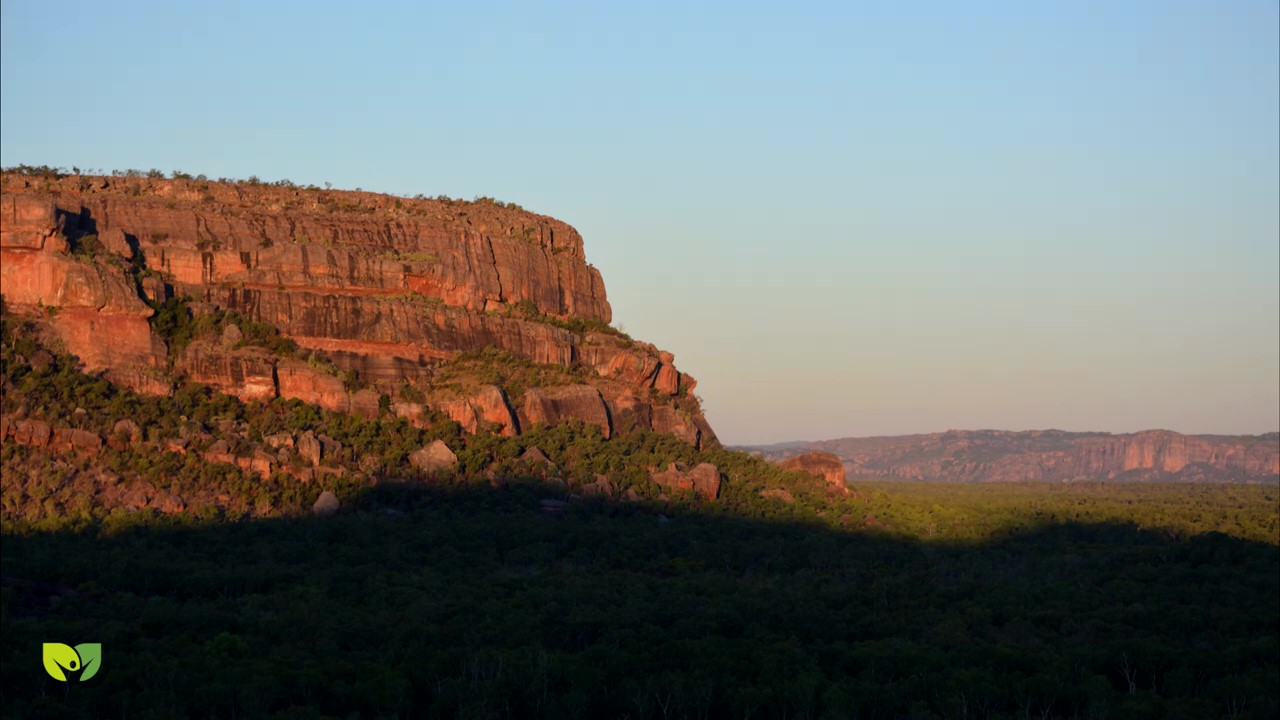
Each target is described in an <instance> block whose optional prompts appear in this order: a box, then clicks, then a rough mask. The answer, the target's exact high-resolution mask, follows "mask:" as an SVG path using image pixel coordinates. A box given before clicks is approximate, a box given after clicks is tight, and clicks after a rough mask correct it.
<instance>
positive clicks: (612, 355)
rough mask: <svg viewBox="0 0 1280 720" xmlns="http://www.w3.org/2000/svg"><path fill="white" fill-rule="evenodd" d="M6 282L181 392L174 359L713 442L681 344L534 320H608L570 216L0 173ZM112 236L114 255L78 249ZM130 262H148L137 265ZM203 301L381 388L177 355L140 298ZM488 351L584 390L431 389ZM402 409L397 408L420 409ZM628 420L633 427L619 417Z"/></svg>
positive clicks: (221, 378)
mask: <svg viewBox="0 0 1280 720" xmlns="http://www.w3.org/2000/svg"><path fill="white" fill-rule="evenodd" d="M0 199H2V200H3V204H2V205H0V220H2V221H3V222H2V223H0V253H3V256H2V257H0V260H3V275H2V276H0V280H3V293H4V296H5V299H6V302H8V303H9V304H10V305H11V306H13V307H14V308H15V309H16V310H18V311H20V312H27V313H31V314H33V315H38V314H40V313H41V312H45V311H44V310H43V308H54V309H55V312H54V313H52V314H50V315H49V317H48V318H47V321H48V323H49V325H50V326H51V327H52V328H53V329H54V330H55V331H56V333H57V334H58V336H59V337H60V338H61V339H62V341H63V343H64V344H65V345H66V347H67V349H68V350H69V351H70V352H72V353H73V354H75V355H77V356H79V357H80V359H81V362H82V363H83V364H84V365H85V367H86V368H88V369H99V368H107V369H108V370H109V371H110V373H111V376H112V377H113V378H117V379H119V380H120V381H122V382H126V383H127V384H129V385H130V386H132V387H134V388H135V389H137V390H139V391H144V392H156V393H163V392H167V391H168V389H169V388H170V387H171V383H170V382H168V381H166V379H165V378H164V377H157V373H156V372H152V371H153V370H155V369H157V368H165V367H166V366H169V365H171V366H172V369H173V370H175V371H177V372H180V373H183V374H186V375H188V376H189V377H191V378H192V379H194V380H196V381H198V382H202V383H206V384H209V385H211V386H213V387H215V388H218V389H220V390H223V391H225V392H228V393H231V394H234V395H237V396H239V397H241V398H242V399H245V400H249V401H251V400H257V399H267V398H271V397H276V396H279V397H286V398H297V399H300V400H303V401H305V402H311V403H315V404H318V405H321V406H323V407H326V408H329V409H332V410H338V411H346V412H356V411H358V412H361V413H362V414H366V415H367V414H369V413H374V414H376V413H377V412H378V411H379V410H378V401H379V395H387V396H389V397H390V398H392V399H393V402H396V400H395V399H396V398H397V397H398V393H397V391H398V390H399V389H400V388H401V387H403V385H405V384H406V383H407V384H410V385H414V386H416V387H419V388H422V389H425V390H427V394H428V395H430V396H431V397H428V398H427V403H426V405H427V406H429V407H432V408H434V409H437V410H441V411H443V412H444V413H446V414H447V415H449V416H450V417H452V418H453V419H455V420H457V421H458V422H459V423H461V424H462V425H463V426H464V427H465V428H467V429H469V430H478V429H480V428H482V427H496V428H497V429H498V431H499V432H501V433H503V434H508V435H509V434H514V433H518V432H519V431H520V430H521V428H522V427H524V426H526V425H529V426H533V425H539V424H546V423H556V422H562V421H564V420H568V419H580V420H583V421H584V422H587V423H591V424H595V425H597V426H599V427H600V428H601V430H602V431H603V432H604V433H605V435H606V436H610V435H612V433H613V432H615V431H617V429H619V428H620V427H621V428H623V429H630V428H651V429H654V430H657V431H660V432H669V433H672V434H674V435H676V436H678V437H681V438H683V439H685V440H686V441H688V442H690V443H693V444H695V445H704V444H715V443H716V440H715V434H714V433H713V432H712V431H711V428H710V427H709V426H708V425H707V422H706V419H705V418H704V417H703V416H702V413H701V410H700V408H698V405H697V402H696V401H695V400H693V399H692V398H691V397H690V396H689V392H690V391H691V389H692V388H693V387H694V385H695V382H694V380H693V379H692V378H690V377H688V376H686V375H683V374H682V373H680V372H679V370H677V369H676V367H675V365H674V358H673V357H672V356H671V354H670V353H665V352H661V351H659V350H658V349H657V348H655V347H653V346H652V345H647V344H643V343H636V342H632V341H630V340H627V339H625V338H622V337H620V336H618V335H614V334H610V333H602V332H585V333H583V332H573V331H570V330H567V329H565V328H564V327H560V326H557V325H556V324H554V323H551V322H543V321H539V320H537V319H536V318H535V319H525V318H526V317H529V310H530V309H532V310H534V311H536V313H534V314H535V315H536V314H537V313H541V314H543V315H544V316H547V317H550V318H558V319H561V320H571V319H582V320H587V321H602V322H608V321H609V320H610V319H611V310H610V307H609V303H608V300H607V299H606V296H605V289H604V283H603V281H602V280H601V278H600V274H599V272H598V271H597V270H596V269H595V268H594V267H592V266H590V265H588V264H587V263H586V262H585V259H584V254H583V247H582V238H581V236H580V235H579V234H578V233H577V231H576V230H574V229H573V228H572V227H570V226H568V225H566V224H565V223H563V222H560V221H558V220H555V219H553V218H549V217H546V216H542V215H535V214H533V213H529V212H525V211H523V210H519V209H513V208H509V207H503V206H499V205H497V204H494V203H461V202H440V201H434V200H408V199H404V198H394V197H389V196H384V195H376V194H372V193H351V192H329V191H318V190H300V189H294V188H284V187H273V186H262V185H255V186H248V185H229V184H219V183H205V182H201V181H194V180H192V181H186V180H150V179H141V178H117V177H112V178H93V179H88V178H80V177H66V178H61V179H57V180H55V179H47V178H26V177H23V176H6V177H5V178H4V185H3V195H0ZM86 235H97V236H98V237H99V238H100V240H101V243H102V245H103V246H104V247H105V248H106V257H98V258H96V259H89V258H87V257H85V256H82V255H73V254H71V253H70V252H69V245H68V243H67V241H66V239H65V237H67V236H70V237H71V238H73V239H74V238H80V237H82V236H86ZM124 261H129V262H133V263H135V264H137V266H138V267H139V268H141V270H142V271H143V272H141V273H139V274H136V275H131V274H129V273H128V272H127V271H126V269H125V265H126V263H125V262H124ZM166 296H175V297H190V298H192V299H193V300H197V301H200V302H204V303H209V304H211V305H212V306H215V307H219V308H223V309H227V310H232V311H235V312H236V313H238V314H240V315H242V316H244V317H245V318H247V319H248V320H251V321H254V322H260V323H266V324H270V325H273V326H275V327H277V328H279V329H280V331H281V332H282V333H283V334H284V335H286V336H288V337H290V338H292V339H293V340H295V341H296V342H297V343H298V345H299V346H300V347H302V348H303V349H304V350H309V351H316V352H319V353H321V354H322V355H323V356H324V357H325V358H327V359H328V360H329V361H331V362H332V363H333V364H334V365H336V367H337V368H338V369H340V370H343V371H352V372H354V373H355V375H356V376H357V377H358V378H359V380H360V381H361V382H362V383H363V384H364V385H365V386H367V387H368V388H370V390H369V391H368V392H367V393H365V394H363V395H361V394H358V393H357V394H352V393H351V392H350V391H349V390H348V389H347V388H346V387H345V386H344V384H343V382H342V381H340V380H338V378H337V377H335V376H334V375H333V373H332V372H331V371H329V370H326V369H324V367H318V366H314V365H308V364H307V363H302V362H300V361H298V360H296V359H281V358H276V357H271V356H265V355H262V354H261V353H258V354H255V353H253V352H248V351H245V350H243V349H231V348H226V347H218V346H216V345H211V344H203V345H201V344H193V345H192V346H191V347H188V348H186V349H184V351H183V352H182V353H181V354H180V355H179V356H178V357H175V358H168V357H167V349H166V348H165V347H164V343H163V342H161V341H160V339H159V338H158V337H156V336H155V334H154V333H153V332H152V331H151V328H150V325H149V322H148V318H149V317H150V315H151V314H152V310H151V308H150V307H149V306H148V305H147V303H146V301H145V300H144V298H149V299H152V300H156V299H163V298H164V297H166ZM490 348H496V349H498V350H502V351H505V352H507V353H510V354H511V355H514V356H516V357H518V358H523V359H526V360H529V361H533V362H535V363H545V364H550V365H558V366H560V367H563V368H578V367H583V368H587V369H588V371H589V372H591V371H593V372H594V373H595V375H594V376H592V377H591V378H590V379H588V380H587V381H586V383H578V384H570V385H563V386H560V387H546V388H534V389H533V391H532V392H530V393H527V395H526V397H525V398H524V402H523V403H522V404H521V406H520V408H518V409H515V408H512V407H511V404H510V402H509V401H508V400H507V399H506V397H505V394H504V393H503V391H502V389H501V388H498V387H492V388H491V389H485V388H482V387H474V386H473V387H469V388H464V389H463V391H462V392H461V394H459V392H458V391H456V390H455V391H453V392H452V393H451V394H450V393H446V394H440V393H435V394H432V391H431V390H430V388H431V380H432V377H433V368H435V367H436V366H437V365H438V364H439V363H440V362H442V361H446V360H448V359H450V358H453V357H455V356H457V355H458V354H459V353H464V352H480V351H486V350H488V349H490ZM410 405H412V404H404V403H400V404H398V405H397V407H396V412H397V413H400V414H407V415H412V414H413V413H414V412H418V413H420V412H421V410H422V408H421V407H419V408H418V409H417V410H416V411H415V410H414V409H413V408H412V407H410ZM619 419H621V420H622V421H623V424H622V425H619V422H618V420H619Z"/></svg>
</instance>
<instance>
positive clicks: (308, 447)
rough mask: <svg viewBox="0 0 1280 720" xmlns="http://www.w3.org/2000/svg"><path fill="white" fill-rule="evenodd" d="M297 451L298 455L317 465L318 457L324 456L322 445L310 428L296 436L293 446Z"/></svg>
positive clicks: (318, 462)
mask: <svg viewBox="0 0 1280 720" xmlns="http://www.w3.org/2000/svg"><path fill="white" fill-rule="evenodd" d="M294 449H296V450H297V451H298V455H300V456H302V457H303V458H306V460H307V461H308V462H310V463H311V464H312V465H319V464H320V458H322V457H324V445H322V444H321V443H320V439H319V438H317V437H316V434H315V433H314V432H312V431H310V430H308V431H306V432H304V433H302V435H300V436H299V437H298V442H297V444H296V445H295V446H294Z"/></svg>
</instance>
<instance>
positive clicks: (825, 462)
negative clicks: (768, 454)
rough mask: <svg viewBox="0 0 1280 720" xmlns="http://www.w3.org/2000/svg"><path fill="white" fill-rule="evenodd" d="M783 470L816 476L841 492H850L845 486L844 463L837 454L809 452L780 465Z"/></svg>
mask: <svg viewBox="0 0 1280 720" xmlns="http://www.w3.org/2000/svg"><path fill="white" fill-rule="evenodd" d="M779 464H780V465H781V466H782V468H783V469H786V470H797V471H799V472H803V473H808V474H810V475H816V476H818V477H820V478H822V479H823V480H826V481H827V485H828V486H830V487H831V488H833V489H835V490H839V491H840V492H846V493H847V492H849V486H848V485H846V484H845V477H844V463H843V462H841V460H840V458H839V457H838V456H837V455H836V454H835V453H829V452H821V451H814V452H807V453H805V454H803V455H797V456H795V457H793V458H790V459H787V460H784V461H782V462H781V463H779Z"/></svg>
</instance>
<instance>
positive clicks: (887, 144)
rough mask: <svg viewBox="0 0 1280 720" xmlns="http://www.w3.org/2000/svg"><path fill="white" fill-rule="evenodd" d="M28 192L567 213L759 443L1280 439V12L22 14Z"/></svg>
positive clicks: (621, 288) (624, 317) (567, 7)
mask: <svg viewBox="0 0 1280 720" xmlns="http://www.w3.org/2000/svg"><path fill="white" fill-rule="evenodd" d="M0 21H2V22H0V38H2V40H3V46H2V49H0V163H2V164H3V165H5V166H11V165H15V164H19V163H26V164H36V165H53V166H64V167H72V166H78V167H80V168H93V169H99V168H100V169H104V170H108V171H109V170H111V169H125V168H141V169H149V168H160V169H163V170H174V169H181V170H184V171H187V172H191V173H205V174H207V175H210V176H213V177H219V176H227V177H248V176H250V175H257V176H259V177H261V178H263V179H267V180H275V179H281V178H288V179H290V180H293V181H294V182H298V183H315V184H322V183H324V182H332V183H333V185H334V186H335V187H339V188H356V187H361V188H363V189H365V190H376V191H382V192H390V193H395V194H404V195H413V194H417V193H425V194H427V195H436V194H440V193H443V194H447V195H451V196H454V197H466V198H471V197H475V196H481V195H487V196H493V197H496V198H498V199H500V200H504V201H513V202H517V203H519V204H520V205H523V206H524V207H526V208H529V209H531V210H534V211H536V212H541V213H545V214H548V215H552V216H555V217H558V218H561V219H563V220H565V221H566V222H569V223H570V224H572V225H574V226H575V227H577V228H578V229H579V230H580V231H581V232H582V234H583V237H584V238H585V242H586V252H587V259H588V261H590V262H591V263H592V264H594V265H596V266H597V267H598V268H600V270H601V272H602V273H603V275H604V278H605V283H606V286H607V288H608V293H609V299H610V301H611V303H612V305H613V309H614V324H615V325H619V326H621V327H622V328H624V329H625V330H626V331H627V332H628V333H630V334H632V335H633V336H635V337H637V338H640V339H643V340H645V341H648V342H653V343H655V344H657V345H658V346H660V347H662V348H664V349H667V350H670V351H671V352H673V353H675V355H676V359H677V365H678V367H679V368H680V369H681V370H682V371H684V372H687V373H690V374H692V375H693V376H695V377H696V378H698V380H699V384H698V387H697V390H696V392H697V394H698V395H700V396H701V397H702V398H703V401H704V406H705V409H706V411H707V415H708V417H709V419H710V421H711V423H712V425H713V426H714V427H715V428H716V430H717V432H718V433H719V434H720V436H721V438H722V439H723V440H725V441H726V442H728V443H734V444H747V443H764V442H776V441H784V440H796V439H822V438H833V437H845V436H855V435H856V436H865V435H893V434H904V433H915V432H934V431H941V430H946V429H951V428H1001V429H1014V430H1020V429H1037V428H1040V429H1043V428H1061V429H1067V430H1106V431H1112V432H1130V431H1135V430H1140V429H1147V428H1168V429H1172V430H1178V431H1182V432H1193V433H1222V434H1235V433H1260V432H1268V431H1274V430H1277V429H1280V129H1278V128H1280V5H1278V4H1277V3H1276V2H1275V1H1274V0H1226V1H1211V0H1203V1H1201V2H1183V1H1180V0H1158V1H1150V2H1147V1H1143V0H1121V1H1117V2H1034V3H1029V2H1021V1H1010V2H982V1H978V2H963V3H960V2H917V3H902V2H850V3H845V2H831V3H804V2H799V3H785V4H784V3H768V4H765V3H753V2H725V3H697V2H670V3H668V2H644V3H603V2H601V3H555V2H547V3H536V4H535V3H527V4H526V3H488V2H467V3H458V2H450V3H446V4H433V3H427V2H405V3H375V2H367V3H365V2H362V3H355V2H343V3H332V2H323V1H317V0H308V1H307V2H219V1H218V0H208V1H206V2H200V3H174V2H154V3H153V2H128V1H125V0H121V1H119V2H111V3H103V2H98V1H96V0H95V1H92V2H89V1H86V2H63V1H61V0H3V2H0Z"/></svg>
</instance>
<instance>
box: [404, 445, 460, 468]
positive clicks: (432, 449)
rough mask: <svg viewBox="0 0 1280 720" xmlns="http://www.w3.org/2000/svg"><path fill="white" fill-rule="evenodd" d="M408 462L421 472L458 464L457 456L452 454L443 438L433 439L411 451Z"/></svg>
mask: <svg viewBox="0 0 1280 720" xmlns="http://www.w3.org/2000/svg"><path fill="white" fill-rule="evenodd" d="M409 462H410V463H412V464H413V466H414V467H416V468H418V469H419V470H421V471H423V472H436V471H439V470H449V469H451V468H453V466H455V465H457V464H458V456H457V455H455V454H453V451H452V450H450V449H449V446H448V445H445V444H444V441H443V440H434V441H432V442H431V443H429V444H427V445H424V446H423V447H422V448H421V449H420V450H417V451H416V452H413V453H411V454H410V455H409Z"/></svg>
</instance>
